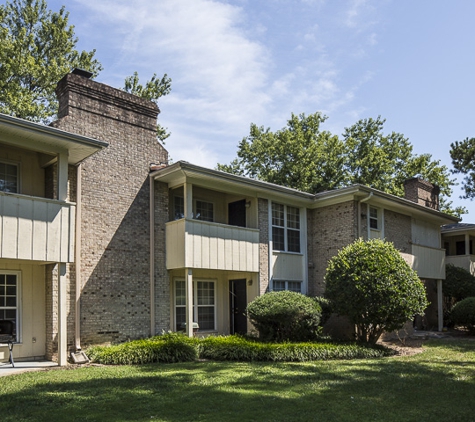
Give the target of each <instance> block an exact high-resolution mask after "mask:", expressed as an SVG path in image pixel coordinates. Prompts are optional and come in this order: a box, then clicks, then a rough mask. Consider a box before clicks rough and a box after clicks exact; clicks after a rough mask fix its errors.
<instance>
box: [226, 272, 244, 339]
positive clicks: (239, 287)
mask: <svg viewBox="0 0 475 422" xmlns="http://www.w3.org/2000/svg"><path fill="white" fill-rule="evenodd" d="M246 306H247V293H246V279H240V280H230V281H229V311H230V318H229V321H230V327H229V332H230V333H231V334H246V333H247V318H246V316H245V315H244V311H245V309H246Z"/></svg>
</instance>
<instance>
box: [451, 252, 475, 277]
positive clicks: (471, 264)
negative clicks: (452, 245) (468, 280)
mask: <svg viewBox="0 0 475 422" xmlns="http://www.w3.org/2000/svg"><path fill="white" fill-rule="evenodd" d="M445 263H446V264H453V265H455V266H456V267H461V268H464V269H466V270H467V271H469V272H470V274H473V275H475V255H449V256H446V257H445Z"/></svg>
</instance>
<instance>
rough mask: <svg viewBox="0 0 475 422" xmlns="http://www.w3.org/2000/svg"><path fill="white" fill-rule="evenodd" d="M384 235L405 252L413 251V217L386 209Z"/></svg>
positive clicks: (399, 249)
mask: <svg viewBox="0 0 475 422" xmlns="http://www.w3.org/2000/svg"><path fill="white" fill-rule="evenodd" d="M384 237H385V238H386V240H387V241H389V242H392V243H394V246H395V248H396V249H397V250H398V251H400V252H404V253H412V244H411V238H412V235H411V217H409V216H407V215H403V214H399V213H397V212H394V211H389V210H384Z"/></svg>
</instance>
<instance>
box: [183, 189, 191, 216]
mask: <svg viewBox="0 0 475 422" xmlns="http://www.w3.org/2000/svg"><path fill="white" fill-rule="evenodd" d="M183 190H184V192H183V196H184V198H183V202H184V207H185V218H188V219H191V218H193V185H192V184H190V183H185V185H184V186H183Z"/></svg>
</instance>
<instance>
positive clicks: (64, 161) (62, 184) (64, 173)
mask: <svg viewBox="0 0 475 422" xmlns="http://www.w3.org/2000/svg"><path fill="white" fill-rule="evenodd" d="M67 197H68V153H67V152H61V153H59V154H58V201H66V198H67Z"/></svg>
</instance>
